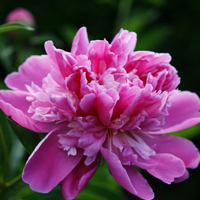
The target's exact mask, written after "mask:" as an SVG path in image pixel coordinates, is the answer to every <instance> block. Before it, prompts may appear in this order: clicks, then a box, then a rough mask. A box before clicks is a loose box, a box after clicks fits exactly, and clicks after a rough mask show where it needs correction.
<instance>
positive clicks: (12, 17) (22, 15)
mask: <svg viewBox="0 0 200 200" xmlns="http://www.w3.org/2000/svg"><path fill="white" fill-rule="evenodd" d="M19 21H20V22H24V23H27V24H30V25H34V24H35V19H34V16H33V15H32V14H31V13H30V12H29V11H28V10H27V9H25V8H16V9H14V10H12V11H11V12H10V13H9V14H8V16H7V18H6V22H8V23H9V22H19Z"/></svg>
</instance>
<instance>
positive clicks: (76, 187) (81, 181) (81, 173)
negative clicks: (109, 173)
mask: <svg viewBox="0 0 200 200" xmlns="http://www.w3.org/2000/svg"><path fill="white" fill-rule="evenodd" d="M96 168H97V160H96V161H95V162H93V163H92V164H91V165H89V166H86V165H85V164H84V159H82V161H81V162H80V163H79V164H78V165H77V166H76V167H75V169H74V170H73V171H72V172H71V173H70V174H69V175H68V176H67V177H66V178H65V179H64V180H63V181H62V183H61V192H62V196H63V197H64V198H65V199H66V200H71V199H74V198H75V197H76V196H77V195H78V194H79V193H80V192H81V190H82V189H83V188H84V187H85V185H86V184H87V182H88V181H89V180H90V178H91V177H92V176H93V175H94V173H95V171H96Z"/></svg>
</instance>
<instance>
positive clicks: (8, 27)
mask: <svg viewBox="0 0 200 200" xmlns="http://www.w3.org/2000/svg"><path fill="white" fill-rule="evenodd" d="M17 30H28V31H33V30H34V28H33V27H31V26H29V25H28V24H25V23H20V22H13V23H6V24H2V25H0V33H5V32H10V31H17Z"/></svg>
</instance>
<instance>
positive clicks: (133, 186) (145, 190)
mask: <svg viewBox="0 0 200 200" xmlns="http://www.w3.org/2000/svg"><path fill="white" fill-rule="evenodd" d="M101 153H102V155H103V157H104V159H105V160H106V162H107V164H108V167H109V169H110V172H111V174H112V176H113V177H114V179H115V180H116V181H117V182H118V183H119V184H120V185H121V186H122V187H124V188H125V189H126V190H128V191H129V192H131V193H132V194H134V195H136V196H138V197H140V198H143V199H146V200H150V199H153V198H154V193H153V191H152V189H151V187H150V186H149V184H148V183H147V181H146V179H144V177H143V176H142V175H141V174H140V173H139V172H138V171H137V170H136V169H135V168H134V167H133V166H132V167H131V166H123V165H122V164H121V162H120V160H119V159H118V157H117V155H115V154H114V153H112V152H111V151H109V150H108V149H105V148H103V147H102V148H101Z"/></svg>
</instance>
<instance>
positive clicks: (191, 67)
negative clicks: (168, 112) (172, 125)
mask: <svg viewBox="0 0 200 200" xmlns="http://www.w3.org/2000/svg"><path fill="white" fill-rule="evenodd" d="M17 7H24V8H26V9H28V10H29V11H30V12H31V13H32V14H33V15H34V17H35V19H36V26H35V31H27V30H18V31H15V32H14V34H13V33H2V34H0V70H1V73H0V89H6V86H5V84H4V82H3V80H4V78H5V76H6V75H7V74H8V73H11V72H13V71H17V69H18V67H19V65H20V64H21V63H22V62H24V60H25V59H26V58H28V57H29V56H31V55H34V54H36V55H40V54H44V53H45V51H44V42H45V41H46V40H52V41H53V42H54V44H55V46H56V47H58V48H63V49H65V50H67V51H69V50H70V48H71V42H72V39H73V37H74V35H75V33H76V31H77V30H78V29H79V28H80V27H81V26H86V27H87V29H88V34H89V39H90V40H92V39H103V38H106V39H107V40H108V41H109V42H110V41H111V40H112V38H113V36H114V35H115V34H116V33H117V32H118V31H119V29H120V28H124V29H128V30H129V31H135V32H136V33H137V35H138V42H137V46H136V50H150V51H157V52H169V53H170V54H171V55H172V62H171V63H172V65H174V66H175V67H176V68H177V69H178V71H179V76H180V77H181V84H180V86H179V89H181V90H190V91H194V92H196V93H197V94H199V95H200V87H199V85H200V79H199V75H200V67H199V61H200V57H199V49H200V37H199V35H200V26H199V21H200V1H198V0H191V1H186V0H93V1H91V0H84V1H83V0H73V1H72V0H57V1H56V2H55V1H52V0H43V1H41V0H40V1H38V0H35V1H24V0H16V1H13V0H7V1H4V2H1V6H0V24H4V23H5V19H6V16H7V14H8V13H9V12H10V11H11V10H13V9H15V8H17ZM18 28H19V27H18ZM0 30H2V29H1V27H0ZM12 30H14V29H12ZM188 106H189V105H188ZM11 124H12V122H11ZM17 126H18V125H15V124H12V128H13V130H14V131H15V132H16V133H18V132H19V133H20V131H22V129H21V128H20V127H17ZM13 130H12V129H11V127H10V125H9V123H8V120H7V118H6V116H5V115H4V114H3V113H2V112H0V199H1V200H33V199H34V200H35V199H38V200H40V199H41V200H51V199H52V200H53V199H56V200H60V199H63V198H62V196H61V194H60V188H59V186H58V187H56V188H55V189H54V190H53V191H52V192H50V193H48V194H38V193H36V192H33V191H32V190H30V189H29V186H28V185H27V184H25V183H23V182H22V180H21V172H22V170H23V167H24V165H25V162H26V160H27V158H28V156H29V154H28V153H27V152H26V151H25V148H26V149H27V147H25V148H24V147H23V146H22V145H21V143H20V142H19V140H18V138H17V137H16V136H15V134H14V133H13ZM23 131H25V132H26V130H23ZM25 132H24V133H25ZM21 133H22V134H23V132H21ZM173 135H177V136H180V137H185V138H188V139H191V140H193V142H194V143H195V144H196V146H197V147H198V148H200V126H199V125H196V126H194V127H191V128H189V129H186V130H183V131H180V132H177V133H173ZM18 136H19V134H18ZM19 138H21V137H20V136H19ZM26 139H27V140H30V138H26ZM27 140H26V141H27ZM26 141H25V143H26ZM36 141H38V140H37V139H36ZM22 143H23V142H22ZM34 146H35V143H34V144H32V145H31V149H32V147H34ZM28 148H29V147H28ZM31 149H29V150H28V152H29V153H30V152H31V151H32V150H31ZM186 151H187V150H186ZM143 175H144V176H145V177H146V178H147V180H148V181H149V183H150V185H151V186H152V188H153V189H154V191H155V195H156V197H155V200H160V199H162V200H179V199H181V200H188V199H192V200H196V199H199V197H200V191H199V189H198V187H199V186H198V185H199V180H200V169H196V170H194V171H190V178H189V179H188V180H187V181H184V182H183V183H179V184H172V185H171V186H168V185H166V184H164V183H162V182H161V181H159V180H157V179H155V178H153V177H152V176H150V175H149V174H147V173H146V172H144V173H143ZM76 199H77V200H84V199H87V200H100V199H105V200H107V199H116V200H122V199H123V200H126V199H132V200H134V199H139V198H137V197H135V196H133V195H131V194H129V193H128V192H127V191H125V190H123V189H122V188H121V186H119V185H118V184H117V183H116V182H115V181H114V179H113V178H112V176H111V175H110V173H109V170H108V167H107V165H106V164H105V162H104V161H102V163H100V164H99V166H98V169H97V172H96V174H95V175H94V177H93V178H92V179H91V180H90V182H89V183H88V185H87V186H86V187H85V188H84V189H83V191H82V192H81V194H80V195H79V196H78V197H77V198H76Z"/></svg>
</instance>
